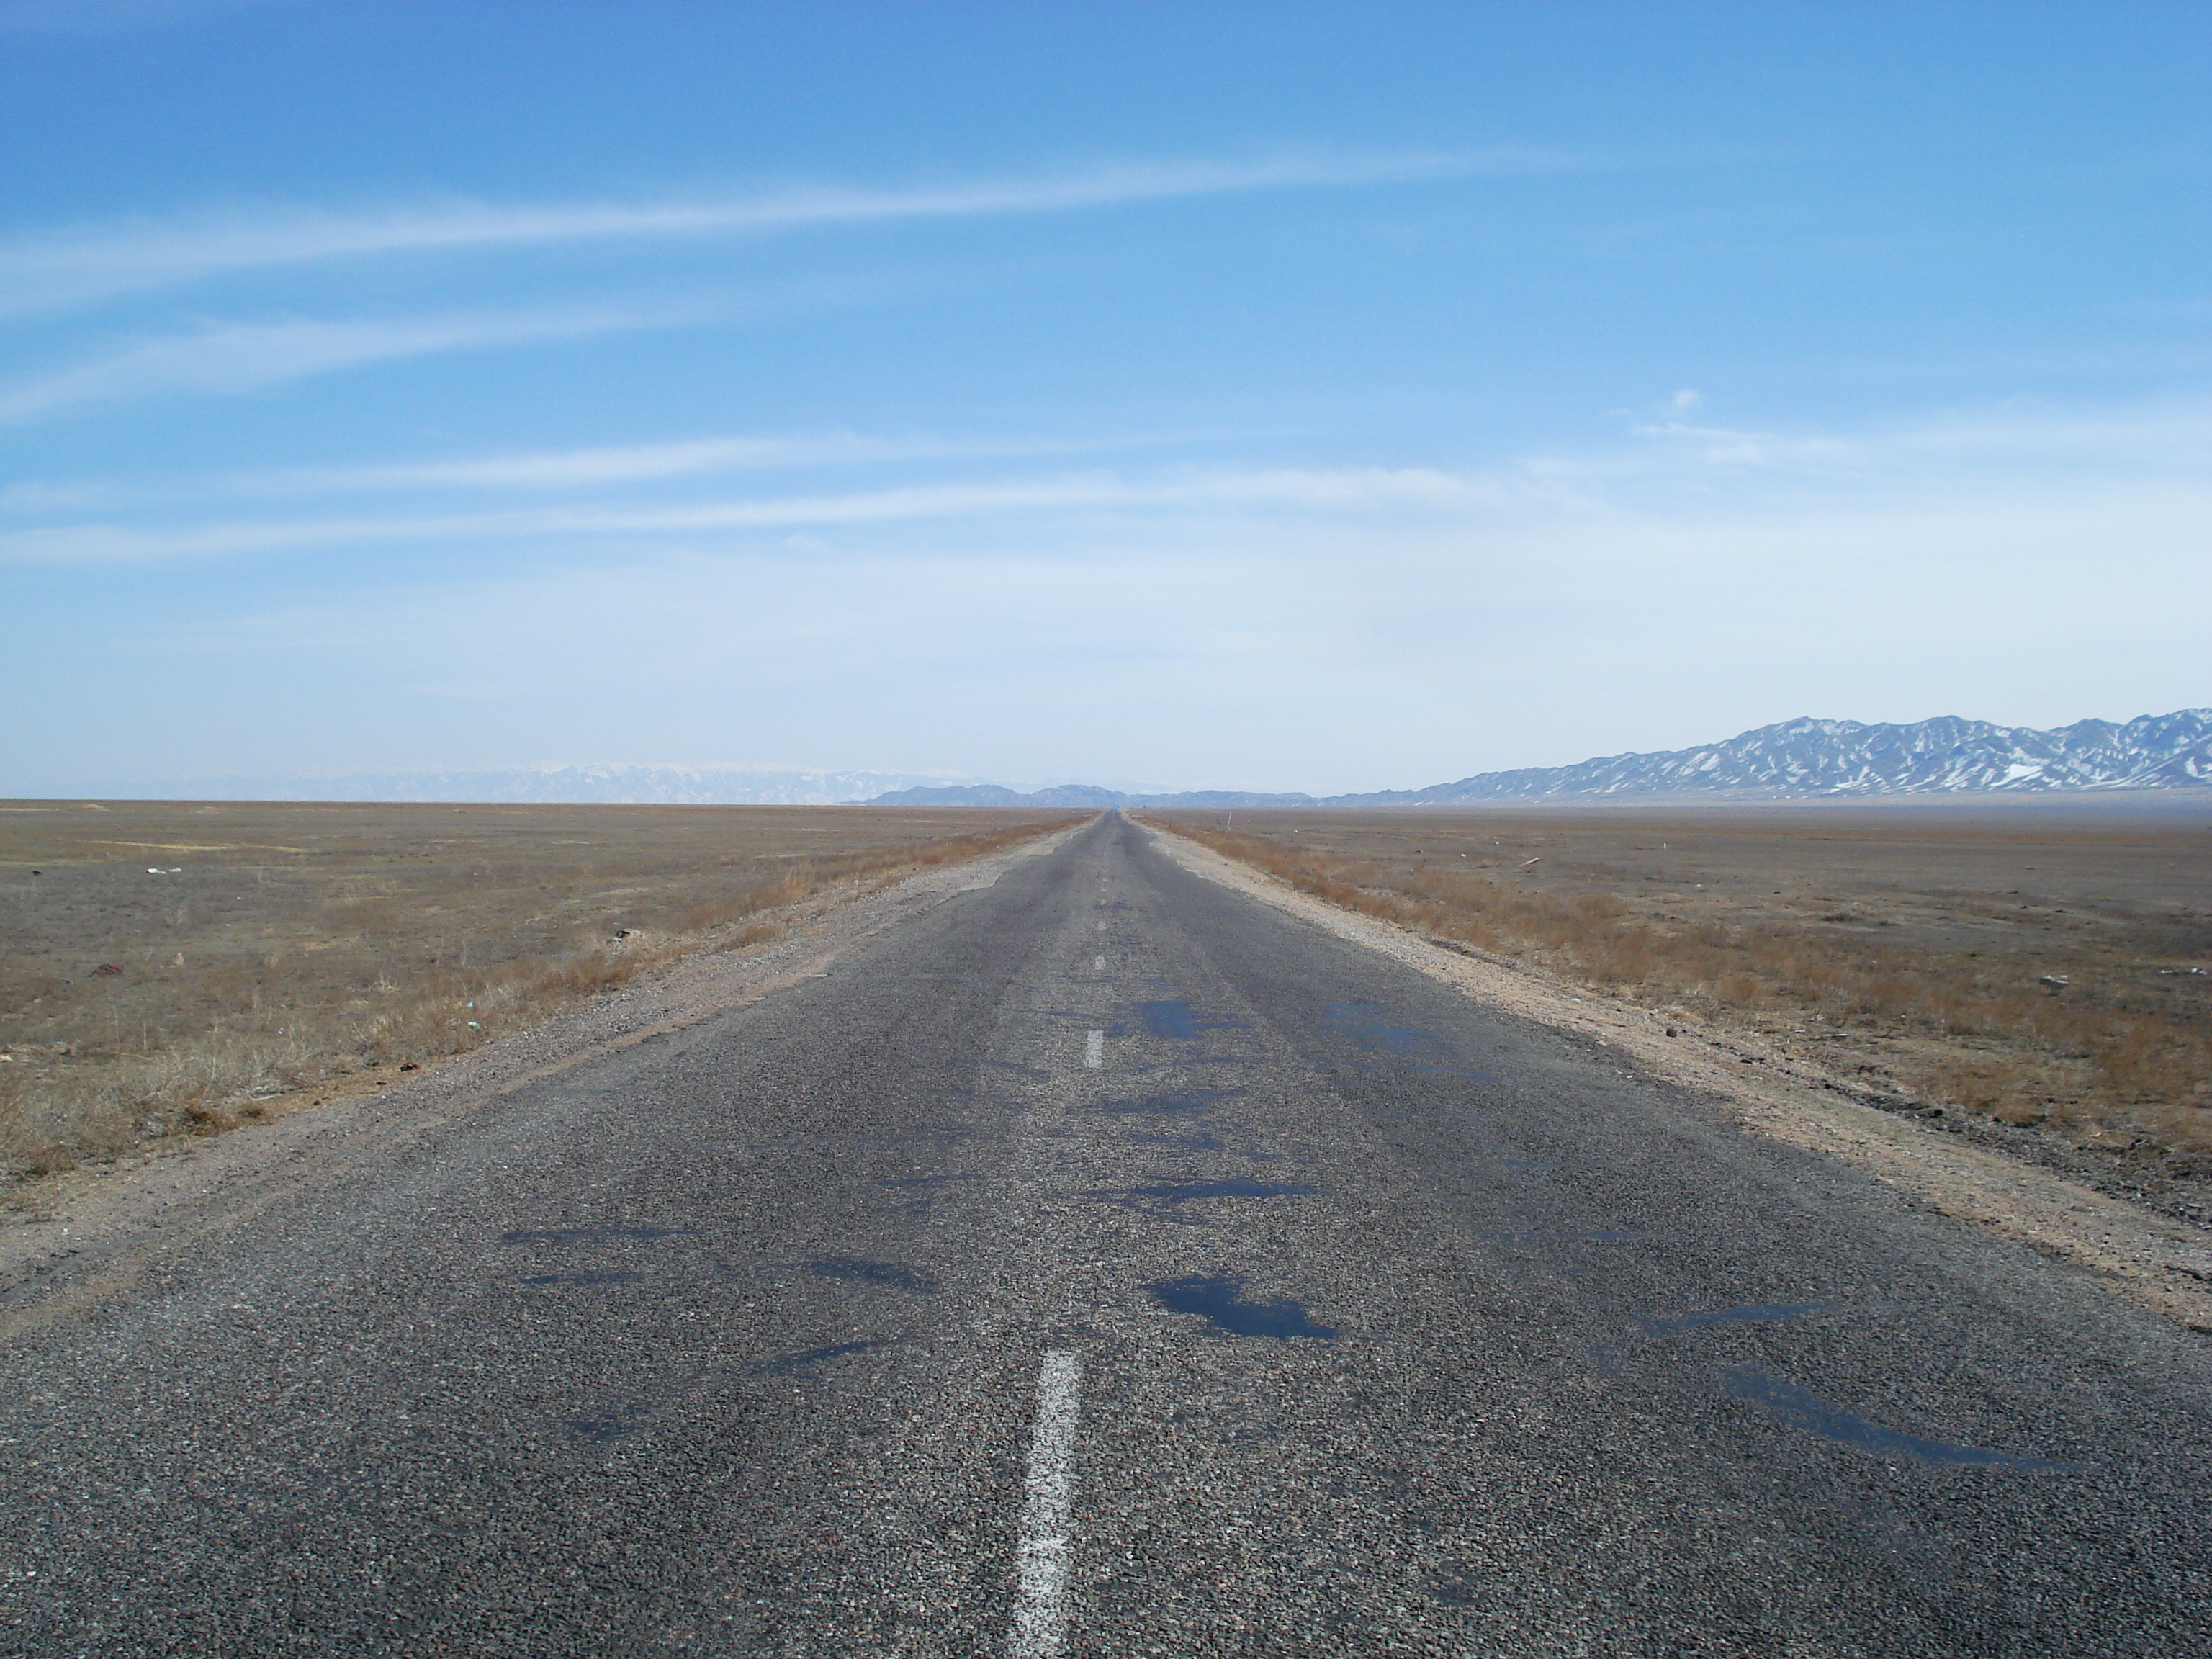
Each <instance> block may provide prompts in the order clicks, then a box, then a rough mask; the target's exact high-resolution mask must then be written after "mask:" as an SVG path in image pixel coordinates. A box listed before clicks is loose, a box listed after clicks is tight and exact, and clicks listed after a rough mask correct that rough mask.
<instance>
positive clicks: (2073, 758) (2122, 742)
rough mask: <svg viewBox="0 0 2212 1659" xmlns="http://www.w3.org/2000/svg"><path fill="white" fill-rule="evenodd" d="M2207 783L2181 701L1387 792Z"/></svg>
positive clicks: (2201, 725)
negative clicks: (2064, 721) (2052, 720)
mask: <svg viewBox="0 0 2212 1659" xmlns="http://www.w3.org/2000/svg"><path fill="white" fill-rule="evenodd" d="M2206 787H2212V708H2184V709H2179V710H2178V711H2176V712H2175V713H2173V714H2144V715H2142V716H2140V717H2138V718H2136V719H2135V720H2130V721H2128V722H2127V723H2126V724H2125V725H2118V724H2115V723H2114V722H2113V721H2111V720H2076V721H2075V723H2074V724H2073V725H2071V726H2059V727H2058V728H2057V729H2056V730H2055V731H2048V732H2045V731H2038V730H2037V729H2035V728H2034V727H2033V726H1992V725H1990V723H1989V722H1988V721H1986V720H1960V719H1959V718H1958V717H1957V716H1955V715H1945V716H1943V717H1942V718H1940V719H1936V720H1920V721H1917V722H1916V723H1915V724H1913V725H1911V726H1868V725H1863V724H1862V723H1861V722H1859V721H1857V720H1810V719H1800V720H1784V721H1782V722H1781V723H1780V724H1779V725H1776V726H1759V728H1758V729H1757V730H1755V731H1751V732H1743V733H1741V734H1740V735H1739V736H1736V737H1733V738H1729V739H1728V741H1726V742H1725V743H1714V744H1702V745H1700V746H1699V747H1698V748H1695V749H1676V750H1670V751H1668V752H1665V753H1662V754H1656V755H1608V756H1606V757H1602V758H1601V759H1597V760H1586V761H1584V762H1583V763H1581V764H1580V765H1577V766H1555V767H1532V768H1528V769H1522V770H1520V771H1516V772H1484V773H1479V774H1478V775H1475V776H1474V777H1471V778H1462V779H1461V780H1460V781H1458V782H1456V783H1441V784H1437V785H1435V786H1434V787H1431V788H1427V789H1419V790H1411V791H1407V792H1403V793H1399V792H1395V791H1394V792H1391V793H1390V794H1389V797H1388V799H1394V800H1402V801H1406V802H1407V803H1409V804H1419V803H1422V802H1443V801H1462V800H1547V799H1555V798H1559V797H1565V796H1604V795H1676V794H1708V793H1735V794H1747V793H1757V794H1765V795H1909V794H1922V793H1936V792H1946V793H1948V792H1954V791H1960V790H1984V789H1987V790H2007V791H2010V792H2012V793H2031V792H2042V791H2048V790H2058V789H2185V788H2206ZM1376 799H1377V800H1380V799H1384V798H1383V797H1376Z"/></svg>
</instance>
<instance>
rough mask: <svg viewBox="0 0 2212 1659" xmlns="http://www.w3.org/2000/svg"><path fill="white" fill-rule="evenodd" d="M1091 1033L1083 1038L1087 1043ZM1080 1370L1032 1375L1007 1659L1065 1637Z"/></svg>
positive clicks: (1066, 1357) (1051, 1367) (1077, 1365)
mask: <svg viewBox="0 0 2212 1659" xmlns="http://www.w3.org/2000/svg"><path fill="white" fill-rule="evenodd" d="M1098 1035H1099V1034H1098V1033H1097V1032H1096V1031H1093V1032H1092V1033H1091V1038H1092V1040H1093V1041H1094V1042H1095V1041H1096V1040H1097V1037H1098ZM1082 1388H1083V1365H1082V1362H1081V1361H1080V1360H1079V1359H1077V1358H1076V1357H1075V1355H1074V1354H1073V1352H1070V1351H1069V1350H1067V1349H1066V1348H1055V1349H1054V1350H1053V1351H1052V1352H1050V1353H1048V1354H1047V1355H1046V1356H1045V1357H1044V1369H1043V1370H1041V1371H1039V1372H1038V1373H1037V1413H1036V1432H1035V1433H1033V1434H1032V1435H1031V1436H1030V1477H1029V1495H1028V1498H1027V1500H1026V1501H1025V1502H1024V1504H1023V1505H1022V1541H1021V1544H1020V1547H1018V1549H1017V1550H1016V1551H1015V1554H1014V1559H1015V1561H1016V1563H1017V1564H1018V1566H1019V1568H1020V1571H1021V1589H1020V1592H1019V1595H1018V1598H1017V1599H1016V1601H1015V1603H1014V1627H1013V1630H1012V1632H1011V1633H1010V1634H1009V1635H1008V1637H1007V1638H1006V1651H1007V1653H1008V1654H1010V1655H1011V1656H1012V1659H1052V1656H1054V1655H1055V1654H1057V1653H1059V1652H1060V1648H1061V1645H1062V1644H1063V1643H1064V1642H1065V1641H1066V1634H1067V1557H1068V1539H1067V1514H1068V1510H1069V1507H1070V1500H1071V1498H1073V1489H1074V1483H1073V1480H1072V1479H1071V1477H1070V1475H1069V1472H1068V1465H1069V1463H1070V1462H1071V1461H1072V1460H1073V1455H1074V1452H1075V1419H1076V1413H1077V1412H1078V1411H1079V1409H1080V1408H1081V1404H1082Z"/></svg>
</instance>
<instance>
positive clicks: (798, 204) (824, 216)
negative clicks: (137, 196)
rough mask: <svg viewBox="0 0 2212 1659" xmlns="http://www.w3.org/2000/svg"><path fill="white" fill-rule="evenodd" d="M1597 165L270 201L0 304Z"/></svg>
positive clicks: (141, 225)
mask: <svg viewBox="0 0 2212 1659" xmlns="http://www.w3.org/2000/svg"><path fill="white" fill-rule="evenodd" d="M1596 165H1611V163H1600V162H1598V161H1594V160H1592V159H1589V158H1582V157H1577V156H1573V155H1566V154H1565V153H1561V152H1554V151H1549V150H1541V149H1492V150H1480V151H1472V152H1463V153H1458V154H1451V155H1384V156H1367V157H1316V156H1285V157H1277V158H1273V159H1268V160H1261V161H1162V162H1139V163H1125V164H1121V165H1116V166H1110V167H1097V168H1093V169H1091V170H1089V171H1085V172H1079V173H1058V174H1052V175H1047V176H1042V177H1036V178H1028V179H982V180H972V181H968V182H963V183H956V184H949V185H933V186H922V187H915V188H910V189H865V188H856V187H849V186H832V185H817V186H808V187H793V188H789V189H785V190H779V191H762V192H756V193H752V194H745V195H730V196H721V197H698V198H695V199H688V200H687V199H675V198H671V199H667V200H661V201H638V202H618V201H617V202H565V203H552V204H538V205H522V206H516V205H501V204H493V203H486V202H476V201H455V202H442V203H433V204H416V205H410V206H400V207H391V208H384V209H377V210H357V211H350V212H337V211H331V210H325V209H313V208H296V209H270V210H258V211H234V212H227V213H207V214H200V215H196V216H184V217H177V218H169V219H150V218H149V219H139V220H132V221H126V222H121V223H107V224H98V225H79V226H71V227H65V228H58V229H54V230H50V231H46V232H42V233H37V234H28V235H19V236H17V237H15V238H14V239H12V240H8V241H5V242H0V313H17V312H25V311H37V310H49V309H60V308H63V307H73V306H82V305H85V304H88V303H91V302H94V301H100V300H105V299H109V298H112V297H113V296H116V295H123V294H129V293H134V292H139V291H143V290H147V289H161V288H167V287H171V286H173V285H176V284H179V283H191V282H197V281H199V280H201V279H204V278H206V277H210V276H221V275H223V274H225V273H229V272H236V271H245V270H256V269H261V268H265V267H271V266H281V265H293V264H304V263H307V262H311V261H317V260H331V259H343V258H369V257H375V256H387V255H395V254H410V253H433V252H471V251H478V250H489V249H497V248H511V247H523V246H538V245H545V244H551V243H563V242H607V241H625V240H641V239H647V238H669V237H699V236H714V235H732V234H767V233H772V232H775V231H786V230H797V229H803V228H808V227H812V226H829V225H857V224H868V223H876V222H888V221H896V220H917V219H946V218H962V217H972V216H1006V215H1015V214H1034V213H1054V212H1066V211H1070V210H1077V209H1083V208H1100V207H1111V206H1115V205H1117V204H1125V203H1137V202H1149V201H1164V200H1170V199H1173V198H1176V197H1195V196H1216V195H1225V194H1230V193H1235V192H1240V191H1265V190H1284V189H1290V188H1294V187H1299V186H1318V185H1372V184H1387V183H1393V182H1398V181H1403V180H1410V179H1428V178H1449V177H1458V176H1467V175H1474V174H1483V173H1495V174H1510V173H1541V172H1558V171H1563V170H1569V169H1575V168H1581V167H1591V166H1596Z"/></svg>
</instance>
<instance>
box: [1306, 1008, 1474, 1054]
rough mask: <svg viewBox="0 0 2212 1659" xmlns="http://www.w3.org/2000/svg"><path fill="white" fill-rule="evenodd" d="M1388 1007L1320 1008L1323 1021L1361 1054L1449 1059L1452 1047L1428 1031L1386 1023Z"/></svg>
mask: <svg viewBox="0 0 2212 1659" xmlns="http://www.w3.org/2000/svg"><path fill="white" fill-rule="evenodd" d="M1389 1012H1390V1011H1389V1009H1387V1008H1383V1007H1381V1006H1377V1005H1376V1004H1374V1003H1371V1002H1333V1003H1331V1004H1329V1005H1328V1006H1327V1007H1325V1008H1323V1009H1322V1011H1321V1018H1322V1024H1324V1025H1334V1026H1335V1027H1336V1028H1337V1029H1338V1030H1340V1031H1342V1032H1343V1033H1344V1034H1345V1035H1346V1036H1348V1037H1350V1038H1351V1039H1352V1047H1353V1048H1358V1049H1359V1050H1360V1051H1361V1052H1362V1053H1363V1054H1390V1055H1394V1056H1395V1057H1396V1058H1399V1059H1401V1060H1411V1059H1414V1058H1416V1057H1419V1058H1424V1059H1435V1058H1440V1057H1441V1058H1445V1059H1449V1058H1451V1057H1452V1056H1451V1050H1450V1048H1449V1047H1447V1046H1446V1045H1445V1043H1444V1042H1443V1040H1442V1039H1440V1038H1438V1037H1437V1036H1434V1035H1433V1034H1432V1033H1431V1032H1427V1031H1424V1030H1418V1029H1416V1028H1415V1027H1413V1026H1410V1025H1394V1024H1389Z"/></svg>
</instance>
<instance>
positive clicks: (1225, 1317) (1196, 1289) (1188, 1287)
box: [1145, 1273, 1336, 1342]
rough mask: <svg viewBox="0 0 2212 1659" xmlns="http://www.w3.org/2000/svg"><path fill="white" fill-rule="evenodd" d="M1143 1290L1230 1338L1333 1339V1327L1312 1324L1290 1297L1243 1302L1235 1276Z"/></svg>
mask: <svg viewBox="0 0 2212 1659" xmlns="http://www.w3.org/2000/svg"><path fill="white" fill-rule="evenodd" d="M1145 1289H1146V1291H1148V1292H1150V1294H1151V1296H1152V1300H1153V1301H1155V1302H1157V1303H1158V1304H1160V1305H1161V1306H1162V1307H1164V1308H1166V1309H1168V1310H1170V1311H1172V1312H1175V1313H1185V1314H1196V1315H1197V1316H1199V1317H1200V1318H1201V1319H1207V1320H1211V1321H1212V1322H1213V1323H1214V1324H1215V1325H1217V1326H1218V1327H1219V1328H1221V1329H1223V1330H1225V1331H1227V1332H1228V1333H1229V1334H1231V1335H1232V1336H1268V1337H1273V1338H1274V1339H1275V1340H1278V1341H1288V1340H1290V1339H1291V1338H1292V1337H1310V1338H1312V1339H1313V1340H1316V1341H1317V1342H1334V1340H1336V1329H1335V1328H1334V1326H1329V1325H1316V1324H1315V1323H1314V1322H1313V1321H1312V1320H1310V1319H1309V1318H1307V1317H1306V1310H1305V1309H1304V1306H1303V1305H1302V1304H1299V1303H1297V1302H1296V1301H1294V1300H1292V1299H1291V1297H1277V1298H1276V1299H1275V1300H1274V1301H1273V1302H1247V1301H1245V1300H1244V1297H1243V1289H1244V1281H1243V1279H1242V1278H1241V1277H1239V1276H1237V1274H1234V1273H1221V1274H1217V1275H1214V1276H1212V1277H1210V1278H1209V1277H1203V1276H1201V1277H1197V1278H1191V1279H1165V1280H1163V1281H1161V1282H1160V1283H1158V1284H1156V1285H1146V1286H1145Z"/></svg>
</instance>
